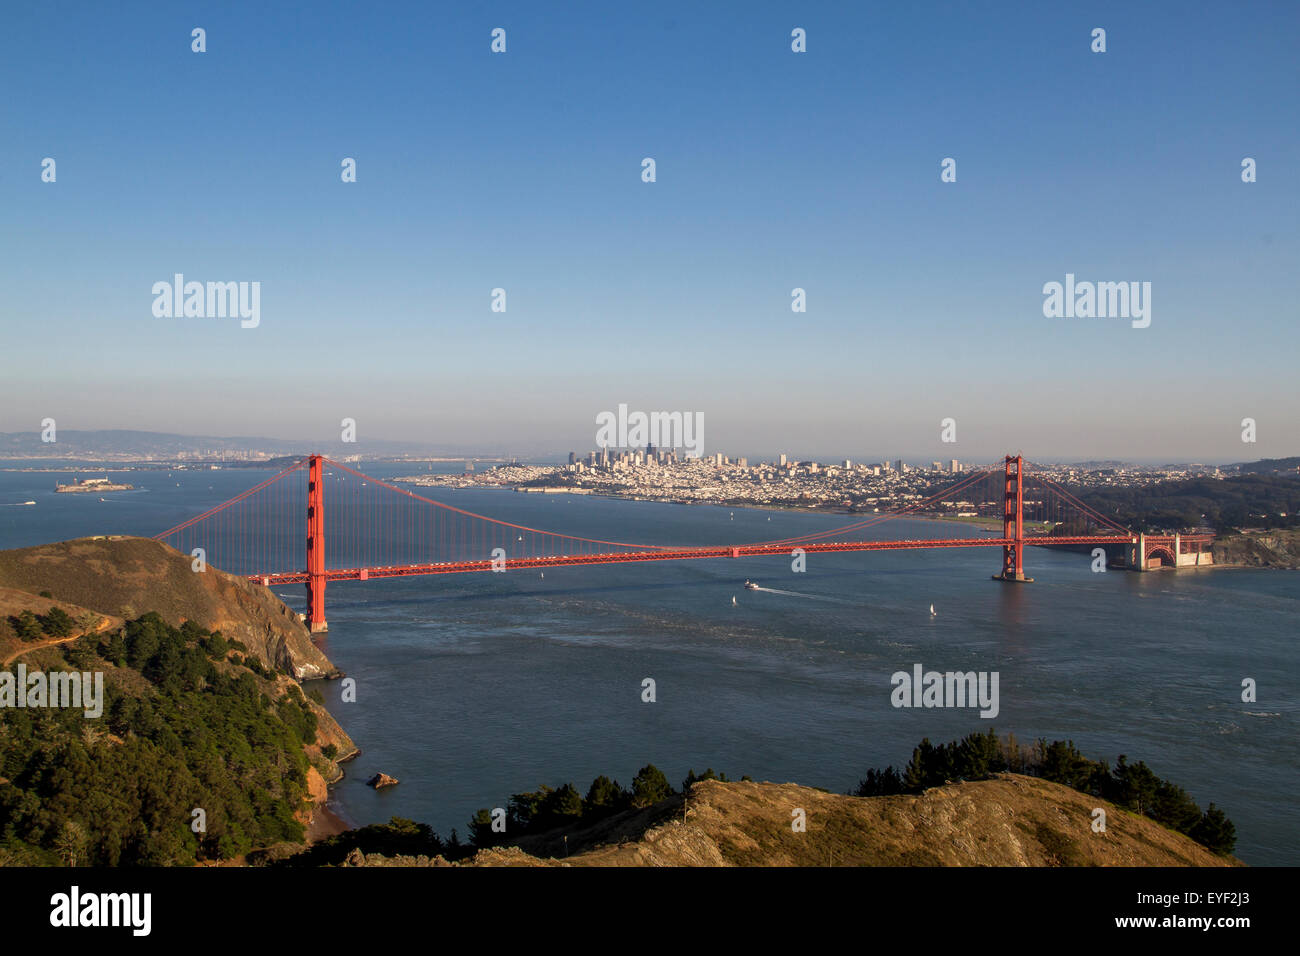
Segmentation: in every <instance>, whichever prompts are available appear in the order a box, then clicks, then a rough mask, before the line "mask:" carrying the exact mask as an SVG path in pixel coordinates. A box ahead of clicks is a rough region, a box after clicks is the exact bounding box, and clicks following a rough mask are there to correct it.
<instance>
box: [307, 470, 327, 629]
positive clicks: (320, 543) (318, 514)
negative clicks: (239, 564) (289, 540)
mask: <svg viewBox="0 0 1300 956" xmlns="http://www.w3.org/2000/svg"><path fill="white" fill-rule="evenodd" d="M321 472H322V469H321V456H320V455H312V456H310V457H309V458H308V462H307V599H308V600H307V603H308V610H307V627H308V629H309V630H310V631H311V632H312V633H313V634H316V633H318V632H320V631H328V630H329V625H328V624H326V623H325V486H324V483H323V482H322V480H321V478H322V474H321Z"/></svg>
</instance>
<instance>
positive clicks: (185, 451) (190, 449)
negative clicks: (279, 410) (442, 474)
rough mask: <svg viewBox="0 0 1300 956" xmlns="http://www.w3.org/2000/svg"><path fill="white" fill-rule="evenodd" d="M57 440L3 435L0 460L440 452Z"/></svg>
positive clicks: (151, 439)
mask: <svg viewBox="0 0 1300 956" xmlns="http://www.w3.org/2000/svg"><path fill="white" fill-rule="evenodd" d="M57 438H58V441H56V442H43V441H41V435H40V433H39V432H0V458H85V459H89V460H140V459H175V458H178V457H180V456H182V455H185V456H196V455H197V456H217V457H219V456H221V455H223V454H226V455H235V454H240V453H246V452H257V453H259V454H262V455H267V456H272V457H276V456H301V455H306V454H311V453H312V452H320V453H321V454H326V455H332V456H335V457H339V456H342V455H351V454H358V453H360V454H364V455H367V456H383V455H393V456H403V455H434V454H439V452H438V451H436V450H435V449H434V448H433V447H432V446H431V445H429V444H427V443H423V442H405V441H366V442H365V443H363V444H344V443H343V442H341V441H295V440H290V439H283V438H266V437H254V436H236V437H230V438H222V437H214V436H206V435H174V434H170V433H168V432H146V431H129V430H107V431H76V430H73V429H62V428H61V429H59V430H58V432H57Z"/></svg>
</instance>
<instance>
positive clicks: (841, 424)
mask: <svg viewBox="0 0 1300 956" xmlns="http://www.w3.org/2000/svg"><path fill="white" fill-rule="evenodd" d="M124 6H125V9H121V10H119V9H118V7H117V5H116V4H114V5H108V4H101V3H84V4H57V3H56V4H31V5H21V6H19V5H14V4H11V5H9V6H8V7H7V8H6V9H5V11H4V13H3V20H2V21H0V78H2V79H3V84H4V89H5V91H6V92H5V96H4V99H3V102H2V103H0V209H3V212H2V213H0V223H2V224H3V229H2V230H0V256H2V257H3V267H2V269H0V276H2V277H3V280H4V281H3V296H0V353H2V354H3V367H4V374H3V377H2V378H0V431H32V430H36V429H37V428H38V426H39V421H40V419H42V418H44V417H47V416H49V417H54V418H56V419H57V420H58V422H59V425H60V427H61V428H141V429H148V430H157V431H178V432H184V433H191V434H218V435H234V434H261V435H271V436H279V437H286V438H314V437H318V436H319V437H321V438H325V437H334V438H336V437H337V434H338V422H339V420H340V419H341V418H342V417H344V416H348V417H353V418H355V419H357V421H358V425H359V436H360V438H361V439H362V442H363V443H364V440H365V439H366V438H367V437H369V438H385V439H414V440H422V441H423V440H427V441H429V442H431V443H435V444H437V445H438V446H440V447H447V446H453V445H461V446H463V445H484V446H495V447H501V446H509V447H511V448H513V449H516V450H518V451H521V452H524V451H543V450H550V451H557V452H562V451H567V450H568V449H569V448H575V449H578V450H585V449H587V448H589V447H592V445H593V441H594V435H595V424H594V418H595V415H596V413H598V412H600V411H602V410H606V409H614V408H616V407H617V405H618V403H620V402H626V403H627V404H628V405H629V406H630V407H631V408H632V409H644V410H656V409H671V410H683V411H699V412H703V413H704V416H705V421H706V430H705V441H706V450H707V451H714V450H721V451H724V452H730V453H733V454H746V453H748V454H755V455H757V454H765V453H774V452H777V451H787V452H789V453H791V454H801V455H814V454H815V455H825V456H832V455H833V456H840V455H849V456H853V457H855V458H856V457H864V456H869V457H872V458H876V457H880V456H883V455H890V456H896V455H900V454H901V455H916V456H925V457H927V458H928V457H931V456H933V457H943V458H945V459H946V458H948V457H952V456H954V455H956V456H957V457H963V458H967V459H984V458H991V457H992V456H994V455H996V454H999V453H1000V452H1001V451H1002V450H1003V449H1014V448H1022V449H1023V450H1024V451H1025V453H1026V454H1029V455H1031V456H1033V457H1039V458H1044V457H1051V456H1071V457H1101V456H1108V457H1109V456H1114V457H1130V458H1168V459H1178V460H1188V459H1201V460H1211V459H1213V460H1218V459H1228V460H1240V459H1242V458H1257V457H1263V456H1273V455H1285V454H1296V453H1300V399H1298V398H1297V396H1296V386H1295V380H1296V358H1297V355H1300V327H1298V326H1300V307H1298V306H1297V303H1298V302H1300V269H1298V268H1297V264H1298V263H1300V255H1298V253H1300V237H1298V236H1297V223H1300V208H1298V207H1300V203H1298V202H1297V199H1298V198H1300V175H1298V173H1300V149H1298V148H1297V147H1298V141H1300V134H1298V133H1297V118H1298V117H1300V111H1298V110H1297V98H1298V91H1300V76H1298V75H1297V74H1298V73H1300V66H1298V64H1300V56H1297V52H1298V49H1300V4H1296V3H1290V2H1287V3H1281V2H1279V3H1250V4H1238V3H1223V4H1204V3H1188V2H1181V3H1142V4H1133V3H1113V4H1086V5H1085V4H1067V3H1041V4H1033V3H1016V4H982V3H969V4H964V3H963V4H958V3H952V4H939V3H903V4H874V3H873V4H806V3H800V4H795V3H785V4H779V3H727V4H722V3H717V4H700V3H654V4H649V5H644V4H612V3H590V4H580V3H563V4H561V3H538V2H532V3H475V4H456V5H450V4H428V3H412V4H383V3H380V4H355V3H347V4H312V5H302V4H295V5H293V6H294V9H289V5H288V4H274V5H272V4H265V5H264V4H257V3H210V4H167V5H164V4H158V5H156V6H157V7H158V8H159V9H157V10H155V11H148V10H146V9H145V6H144V5H142V4H127V5H124ZM272 6H274V7H277V8H280V7H283V8H284V9H269V7H272ZM196 26H199V27H203V28H205V29H206V31H207V48H208V49H207V52H206V53H203V54H195V53H192V52H191V50H190V42H191V41H190V31H191V29H192V28H194V27H196ZM494 27H503V28H505V29H506V30H507V44H508V51H507V53H505V54H504V55H493V54H492V53H491V52H490V51H489V43H490V31H491V30H492V28H494ZM794 27H803V28H804V29H806V30H807V35H808V52H807V53H805V54H798V55H797V54H794V53H792V52H791V50H790V31H791V29H792V28H794ZM1094 27H1103V28H1105V29H1106V31H1107V48H1108V49H1107V52H1106V53H1104V54H1094V53H1092V52H1091V51H1090V42H1091V39H1090V33H1091V30H1092V29H1093V28H1094ZM47 156H49V157H53V158H54V159H55V160H56V162H57V175H58V180H57V182H56V183H54V184H46V183H42V182H41V180H40V172H41V169H40V164H41V160H42V159H43V158H44V157H47ZM646 156H650V157H653V158H654V159H655V160H656V162H657V173H658V181H657V182H656V183H653V184H646V183H643V182H642V181H641V176H640V172H641V165H640V164H641V160H642V158H643V157H646ZM1246 156H1250V157H1253V158H1255V159H1256V161H1257V163H1258V182H1256V183H1254V184H1249V185H1247V184H1244V183H1242V182H1241V179H1240V163H1241V160H1242V158H1243V157H1246ZM344 157H354V158H355V159H356V161H357V169H358V176H357V178H358V181H357V182H356V183H355V184H344V183H342V182H341V181H340V175H339V174H340V161H341V160H342V159H343V158H344ZM944 157H953V158H955V159H956V160H957V164H958V166H957V171H958V181H957V182H956V183H952V184H946V183H941V182H940V180H939V173H940V166H939V164H940V161H941V160H942V159H943V158H944ZM176 272H181V273H184V274H185V276H186V278H187V279H192V280H199V281H207V280H214V281H215V280H245V281H254V280H255V281H259V282H260V283H261V286H262V303H261V325H260V327H259V328H257V329H241V328H240V327H239V324H238V322H237V321H232V320H222V319H160V318H155V317H154V316H153V314H152V311H151V307H152V303H153V296H152V294H151V291H150V289H151V287H152V285H153V283H154V282H157V281H160V280H170V279H171V276H172V275H173V273H176ZM1067 272H1072V273H1075V274H1076V275H1077V276H1078V277H1079V279H1081V280H1082V279H1092V280H1097V281H1121V280H1136V281H1149V282H1151V284H1152V321H1151V326H1150V327H1149V328H1147V329H1133V328H1131V326H1130V324H1129V322H1127V321H1125V320H1123V319H1048V318H1044V316H1043V314H1042V303H1043V294H1042V286H1043V284H1044V283H1045V282H1050V281H1062V280H1063V279H1064V277H1065V274H1066V273H1067ZM796 286H798V287H802V288H804V289H806V290H807V295H808V311H807V313H806V314H803V315H797V314H794V313H792V312H791V310H790V291H791V289H793V288H794V287H796ZM494 287H503V288H505V289H506V290H507V296H508V312H507V313H505V314H504V315H500V314H494V313H492V312H491V311H490V309H489V304H490V293H491V290H492V289H493V288H494ZM948 416H951V417H954V418H956V420H957V422H958V439H959V440H958V443H957V445H956V446H951V445H942V444H941V443H940V442H939V420H940V419H941V418H944V417H948ZM1247 416H1249V417H1253V418H1255V419H1256V420H1257V422H1258V430H1259V442H1258V444H1257V445H1252V446H1246V445H1243V444H1242V442H1241V441H1240V431H1241V428H1240V421H1241V419H1242V418H1244V417H1247ZM362 450H364V447H363V449H362Z"/></svg>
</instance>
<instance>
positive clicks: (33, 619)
mask: <svg viewBox="0 0 1300 956" xmlns="http://www.w3.org/2000/svg"><path fill="white" fill-rule="evenodd" d="M7 623H8V625H9V629H10V630H12V632H13V633H14V634H16V635H17V636H18V638H19V639H20V640H22V641H28V642H30V641H42V640H45V639H47V638H51V637H71V636H72V635H73V634H74V633H75V632H76V630H77V622H76V621H75V620H74V619H73V617H72V615H71V614H69V613H68V612H67V611H65V610H63V608H61V607H52V608H50V610H49V613H48V614H34V613H33V612H32V611H30V610H26V611H22V612H21V613H19V614H11V615H9V618H8V622H7Z"/></svg>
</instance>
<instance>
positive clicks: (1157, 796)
mask: <svg viewBox="0 0 1300 956" xmlns="http://www.w3.org/2000/svg"><path fill="white" fill-rule="evenodd" d="M1005 772H1012V773H1022V774H1028V775H1030V776H1035V777H1042V778H1043V779H1044V780H1050V781H1052V782H1053V783H1060V784H1064V785H1065V786H1067V787H1073V788H1074V789H1075V790H1078V791H1080V792H1081V793H1086V794H1089V795H1091V796H1094V797H1098V798H1100V799H1102V800H1108V801H1110V802H1111V803H1114V804H1117V805H1118V806H1121V807H1124V808H1125V809H1127V810H1131V811H1133V812H1134V813H1141V814H1143V815H1144V816H1147V817H1150V818H1151V819H1152V820H1154V821H1156V822H1157V823H1159V824H1161V825H1162V826H1165V827H1168V828H1169V829H1171V830H1176V831H1177V832H1179V833H1182V834H1185V835H1186V836H1189V837H1191V838H1192V839H1193V840H1195V841H1196V842H1197V843H1199V844H1201V845H1202V846H1204V847H1207V848H1208V849H1210V850H1212V851H1213V852H1215V853H1218V854H1221V855H1227V854H1229V853H1231V852H1232V850H1233V848H1234V847H1235V846H1236V845H1237V836H1236V830H1235V828H1234V827H1233V825H1232V821H1231V820H1229V819H1228V818H1227V816H1226V815H1225V814H1224V813H1223V811H1222V810H1220V809H1219V808H1218V807H1216V806H1215V805H1214V804H1213V803H1211V804H1210V806H1209V808H1208V809H1206V810H1205V811H1204V812H1202V810H1201V808H1200V807H1199V806H1198V805H1197V804H1196V802H1195V801H1194V800H1192V798H1191V797H1190V796H1189V795H1188V794H1187V792H1186V791H1185V790H1183V788H1182V787H1179V786H1178V785H1176V784H1174V783H1172V782H1170V781H1168V780H1164V779H1162V778H1161V777H1159V776H1157V775H1156V774H1155V773H1154V772H1153V771H1152V770H1151V768H1150V767H1148V766H1147V765H1146V764H1145V763H1143V762H1141V761H1139V762H1138V763H1136V764H1130V763H1129V762H1128V758H1127V757H1126V756H1125V755H1124V754H1120V757H1119V760H1118V761H1117V762H1116V764H1115V768H1114V769H1113V770H1112V769H1111V768H1110V766H1109V765H1108V764H1107V763H1106V762H1105V761H1097V760H1089V759H1088V758H1087V757H1085V756H1083V754H1081V753H1080V752H1079V750H1078V748H1076V747H1075V746H1074V741H1072V740H1068V741H1065V740H1054V741H1052V742H1051V743H1050V744H1049V743H1048V742H1047V741H1046V740H1042V739H1040V740H1039V741H1038V742H1037V744H1035V745H1034V746H1033V747H1028V748H1026V747H1022V746H1020V745H1019V744H1018V743H1017V742H1016V739H1015V737H1014V736H1008V737H1006V738H999V737H998V736H997V734H996V733H994V732H993V731H992V730H989V731H988V732H987V733H983V734H970V735H968V736H966V737H964V738H962V739H961V740H954V741H952V742H951V743H947V744H939V745H938V746H935V745H934V744H932V743H930V740H929V738H928V737H927V738H926V739H924V740H922V741H921V742H920V744H918V745H917V746H916V748H915V749H914V750H913V751H912V759H911V760H910V761H908V763H907V766H906V767H905V768H903V770H902V772H899V771H898V770H895V769H894V767H892V766H889V767H886V768H885V769H884V770H877V769H875V768H872V769H870V770H868V771H867V774H866V776H865V777H864V778H863V779H862V780H861V781H859V783H858V785H857V787H856V788H854V789H853V790H852V791H850V793H851V794H852V795H854V796H858V797H879V796H888V795H890V794H900V793H913V794H914V793H920V792H921V791H923V790H926V789H928V788H930V787H939V786H942V785H943V784H945V783H951V782H953V781H957V780H987V779H988V778H989V777H991V776H992V775H993V774H995V773H1005Z"/></svg>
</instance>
